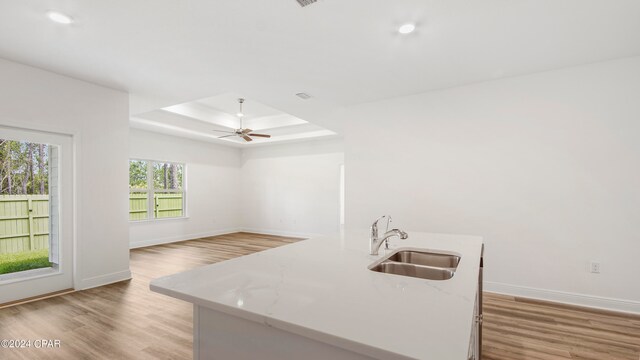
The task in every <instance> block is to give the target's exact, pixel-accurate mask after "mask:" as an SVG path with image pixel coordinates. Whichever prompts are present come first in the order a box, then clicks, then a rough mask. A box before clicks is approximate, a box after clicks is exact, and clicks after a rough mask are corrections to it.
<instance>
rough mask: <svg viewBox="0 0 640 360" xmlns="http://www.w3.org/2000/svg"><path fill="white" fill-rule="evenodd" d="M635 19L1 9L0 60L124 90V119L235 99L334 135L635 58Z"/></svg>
mask: <svg viewBox="0 0 640 360" xmlns="http://www.w3.org/2000/svg"><path fill="white" fill-rule="evenodd" d="M49 9H56V10H60V11H62V12H65V13H68V14H70V15H71V16H73V17H74V18H75V20H76V22H75V23H74V24H72V25H71V26H61V25H59V24H54V23H52V22H50V21H49V20H48V19H47V18H46V17H45V15H44V13H45V11H46V10H49ZM639 19H640V1H638V0H606V1H605V0H477V1H468V0H395V1H382V0H373V1H372V0H349V1H344V0H320V1H318V2H317V3H315V4H313V5H311V6H308V7H305V8H301V7H300V6H299V5H298V4H297V2H296V1H295V0H271V1H264V0H215V1H211V0H190V1H176V0H153V1H151V0H109V1H86V0H65V1H55V0H30V1H9V0H4V1H0V57H4V58H7V59H11V60H15V61H19V62H22V63H26V64H30V65H34V66H37V67H41V68H44V69H48V70H52V71H55V72H59V73H62V74H66V75H70V76H74V77H77V78H81V79H86V80H88V81H92V82H95V83H99V84H103V85H107V86H110V87H113V88H117V89H122V90H127V91H129V92H131V93H132V102H131V107H132V113H134V114H138V113H142V112H146V111H150V110H153V109H157V108H161V107H165V106H169V105H173V104H179V103H183V102H186V101H193V100H194V99H201V98H206V97H209V96H214V95H219V94H224V93H229V92H234V93H240V94H243V95H244V96H246V97H247V98H249V99H253V100H255V101H258V102H261V103H263V104H268V105H269V106H271V107H273V108H277V109H280V110H282V111H284V112H287V113H289V114H293V115H295V116H297V117H299V118H302V119H305V120H308V121H310V122H313V123H316V124H318V125H324V126H330V127H331V128H332V129H334V130H337V131H339V130H340V124H336V123H330V122H327V121H326V120H325V119H326V118H328V117H327V115H328V114H330V113H332V112H333V111H336V110H338V109H339V108H340V107H343V106H345V105H351V104H355V103H360V102H368V101H374V100H377V99H383V98H388V97H395V96H401V95H407V94H412V93H418V92H424V91H428V90H433V89H440V88H446V87H452V86H457V85H461V84H467V83H473V82H479V81H486V80H491V79H495V78H499V77H506V76H514V75H519V74H526V73H532V72H538V71H544V70H549V69H554V68H560V67H566V66H572V65H578V64H584V63H590V62H597V61H603V60H608V59H613V58H620V57H627V56H635V55H638V54H640V21H639ZM407 21H413V22H416V23H417V24H418V29H417V31H416V32H415V33H414V34H411V35H410V36H400V35H399V34H397V32H395V29H396V28H397V27H398V26H399V25H400V24H402V23H404V22H407ZM298 92H307V93H309V94H311V95H313V96H314V98H313V99H311V100H307V101H303V100H300V99H299V98H297V97H296V96H294V94H295V93H298Z"/></svg>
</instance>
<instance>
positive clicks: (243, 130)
mask: <svg viewBox="0 0 640 360" xmlns="http://www.w3.org/2000/svg"><path fill="white" fill-rule="evenodd" d="M252 131H253V130H251V129H242V133H243V134H248V133H250V132H252Z"/></svg>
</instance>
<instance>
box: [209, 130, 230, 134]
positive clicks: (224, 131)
mask: <svg viewBox="0 0 640 360" xmlns="http://www.w3.org/2000/svg"><path fill="white" fill-rule="evenodd" d="M211 131H215V132H223V133H229V134H234V133H235V132H234V131H226V130H215V129H214V130H211Z"/></svg>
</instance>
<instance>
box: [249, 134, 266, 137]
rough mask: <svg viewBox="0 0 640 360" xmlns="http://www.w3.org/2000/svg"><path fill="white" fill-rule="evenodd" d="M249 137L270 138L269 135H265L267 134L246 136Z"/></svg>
mask: <svg viewBox="0 0 640 360" xmlns="http://www.w3.org/2000/svg"><path fill="white" fill-rule="evenodd" d="M248 135H249V136H257V137H263V138H270V137H271V135H267V134H248Z"/></svg>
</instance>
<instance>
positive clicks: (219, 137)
mask: <svg viewBox="0 0 640 360" xmlns="http://www.w3.org/2000/svg"><path fill="white" fill-rule="evenodd" d="M230 136H235V134H231V135H225V136H218V139H224V138H228V137H230Z"/></svg>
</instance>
